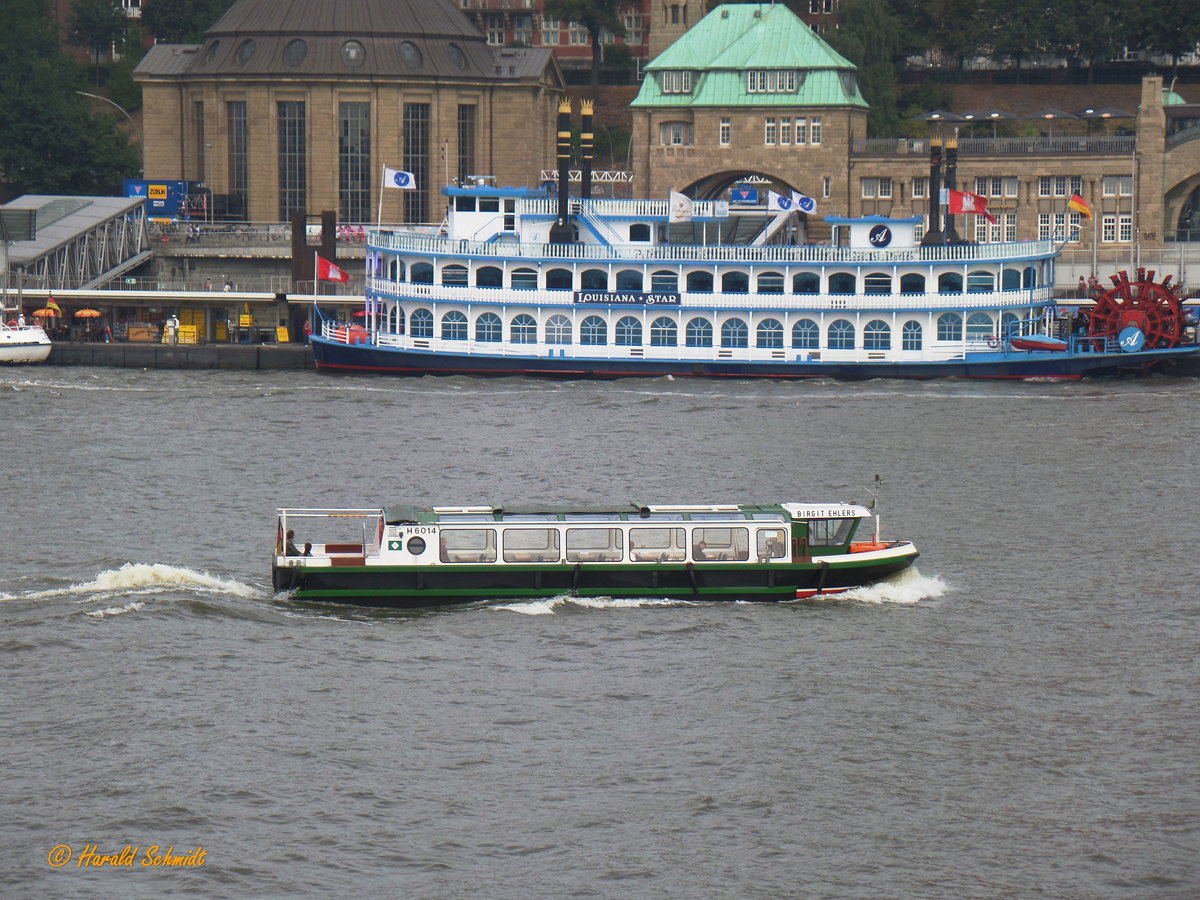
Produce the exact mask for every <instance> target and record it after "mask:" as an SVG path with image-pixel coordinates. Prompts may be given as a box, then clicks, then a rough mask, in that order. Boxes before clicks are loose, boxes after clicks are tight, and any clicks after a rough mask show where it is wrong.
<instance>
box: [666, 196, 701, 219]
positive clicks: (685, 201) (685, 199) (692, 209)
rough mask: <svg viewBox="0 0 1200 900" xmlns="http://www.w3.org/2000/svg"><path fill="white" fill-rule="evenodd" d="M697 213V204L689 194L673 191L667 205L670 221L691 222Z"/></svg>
mask: <svg viewBox="0 0 1200 900" xmlns="http://www.w3.org/2000/svg"><path fill="white" fill-rule="evenodd" d="M695 214H696V204H695V202H694V201H693V200H692V198H691V197H689V196H688V195H687V194H681V193H679V191H671V200H670V202H669V203H668V205H667V221H668V222H690V221H692V218H693V217H694V216H695Z"/></svg>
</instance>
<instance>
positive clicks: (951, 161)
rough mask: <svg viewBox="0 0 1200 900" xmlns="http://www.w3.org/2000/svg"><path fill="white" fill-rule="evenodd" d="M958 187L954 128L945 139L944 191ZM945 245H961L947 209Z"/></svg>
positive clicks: (952, 218)
mask: <svg viewBox="0 0 1200 900" xmlns="http://www.w3.org/2000/svg"><path fill="white" fill-rule="evenodd" d="M957 185H958V129H957V128H956V129H955V130H954V132H953V133H952V134H951V135H950V137H948V138H946V190H948V191H953V190H956V189H957ZM945 231H946V243H947V244H961V243H962V238H961V237H959V235H958V230H957V229H956V228H955V227H954V217H953V216H951V215H950V211H949V207H947V210H946V225H945Z"/></svg>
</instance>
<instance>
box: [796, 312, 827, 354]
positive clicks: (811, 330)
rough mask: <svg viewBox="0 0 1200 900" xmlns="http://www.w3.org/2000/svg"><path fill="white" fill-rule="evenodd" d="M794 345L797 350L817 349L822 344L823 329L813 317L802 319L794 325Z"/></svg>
mask: <svg viewBox="0 0 1200 900" xmlns="http://www.w3.org/2000/svg"><path fill="white" fill-rule="evenodd" d="M792 346H793V347H795V348H796V349H797V350H816V349H817V348H818V347H820V346H821V329H819V328H818V327H817V323H816V322H814V321H813V320H812V319H801V320H800V321H799V322H797V323H796V324H795V325H793V326H792Z"/></svg>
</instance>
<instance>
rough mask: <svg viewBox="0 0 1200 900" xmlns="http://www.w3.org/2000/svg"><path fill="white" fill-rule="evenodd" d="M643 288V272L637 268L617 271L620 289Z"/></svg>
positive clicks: (632, 289)
mask: <svg viewBox="0 0 1200 900" xmlns="http://www.w3.org/2000/svg"><path fill="white" fill-rule="evenodd" d="M641 289H642V273H641V272H639V271H637V269H622V270H621V271H620V272H618V273H617V290H618V291H640V290H641Z"/></svg>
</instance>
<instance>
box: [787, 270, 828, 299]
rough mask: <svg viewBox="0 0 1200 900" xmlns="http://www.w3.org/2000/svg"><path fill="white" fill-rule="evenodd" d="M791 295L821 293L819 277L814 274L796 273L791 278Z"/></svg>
mask: <svg viewBox="0 0 1200 900" xmlns="http://www.w3.org/2000/svg"><path fill="white" fill-rule="evenodd" d="M792 293H794V294H819V293H821V277H820V276H819V275H817V274H816V273H815V272H797V273H796V274H795V275H793V276H792Z"/></svg>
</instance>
